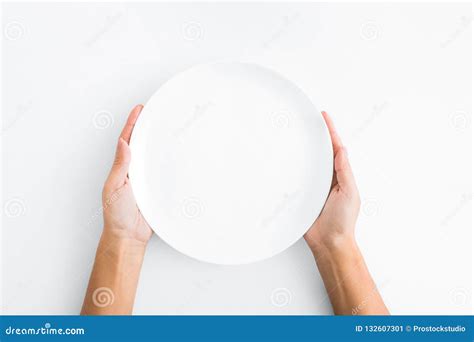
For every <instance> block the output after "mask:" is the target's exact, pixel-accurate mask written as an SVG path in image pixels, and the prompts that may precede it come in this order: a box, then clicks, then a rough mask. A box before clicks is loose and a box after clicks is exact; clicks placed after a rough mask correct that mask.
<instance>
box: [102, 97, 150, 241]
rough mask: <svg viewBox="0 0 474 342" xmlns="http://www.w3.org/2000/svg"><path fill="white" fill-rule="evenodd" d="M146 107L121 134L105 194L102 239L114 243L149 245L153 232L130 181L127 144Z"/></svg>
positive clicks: (134, 113)
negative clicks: (104, 238) (141, 210)
mask: <svg viewBox="0 0 474 342" xmlns="http://www.w3.org/2000/svg"><path fill="white" fill-rule="evenodd" d="M142 109H143V106H142V105H138V106H136V107H135V108H133V110H132V112H131V113H130V115H129V117H128V119H127V123H126V124H125V127H124V128H123V130H122V133H121V134H120V138H119V141H118V144H117V151H116V153H115V160H114V164H113V166H112V169H111V170H110V174H109V176H108V178H107V180H106V182H105V185H104V189H103V191H102V205H103V208H104V232H103V235H105V236H107V237H112V238H114V239H119V240H126V241H131V242H138V243H140V244H146V243H147V242H148V240H149V239H150V237H151V235H152V230H151V228H150V226H149V225H148V223H147V222H146V221H145V219H144V218H143V216H142V214H141V212H140V210H139V209H138V207H137V203H136V201H135V197H134V195H133V191H132V187H131V185H130V181H129V179H128V168H129V165H130V160H131V152H130V147H129V146H128V144H129V143H130V137H131V136H132V131H133V127H134V126H135V123H136V122H137V119H138V116H139V115H140V112H141V111H142Z"/></svg>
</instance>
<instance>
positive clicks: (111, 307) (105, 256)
mask: <svg viewBox="0 0 474 342" xmlns="http://www.w3.org/2000/svg"><path fill="white" fill-rule="evenodd" d="M144 254H145V244H144V243H141V242H137V241H135V240H129V239H123V238H118V237H116V236H114V235H112V234H110V233H103V234H102V237H101V239H100V242H99V247H98V248H97V253H96V257H95V262H94V267H93V270H92V274H91V277H90V280H89V285H88V288H87V293H86V297H85V299H84V304H83V306H82V310H81V314H82V315H130V314H132V311H133V303H134V300H135V293H136V290H137V285H138V279H139V275H140V269H141V266H142V262H143V257H144Z"/></svg>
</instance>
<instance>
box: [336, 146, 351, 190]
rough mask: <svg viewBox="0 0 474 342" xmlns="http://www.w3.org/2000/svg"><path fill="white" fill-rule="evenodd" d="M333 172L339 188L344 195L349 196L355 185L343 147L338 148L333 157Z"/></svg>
mask: <svg viewBox="0 0 474 342" xmlns="http://www.w3.org/2000/svg"><path fill="white" fill-rule="evenodd" d="M334 171H335V172H336V178H337V183H338V184H339V187H340V188H341V189H342V191H344V192H345V193H347V194H350V193H351V192H352V191H353V190H354V189H355V188H356V183H355V179H354V174H353V173H352V168H351V165H350V164H349V159H348V157H347V150H346V148H345V147H343V148H340V149H339V150H338V151H337V153H336V156H335V157H334Z"/></svg>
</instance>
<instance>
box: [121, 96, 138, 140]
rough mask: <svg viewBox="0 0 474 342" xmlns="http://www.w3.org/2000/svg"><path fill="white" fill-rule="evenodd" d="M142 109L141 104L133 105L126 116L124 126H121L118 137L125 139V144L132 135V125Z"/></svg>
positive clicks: (133, 125)
mask: <svg viewBox="0 0 474 342" xmlns="http://www.w3.org/2000/svg"><path fill="white" fill-rule="evenodd" d="M142 109H143V105H137V106H135V108H133V109H132V111H131V112H130V114H129V116H128V119H127V123H126V124H125V127H124V128H123V130H122V133H121V134H120V138H122V139H123V140H125V142H126V143H127V144H129V143H130V137H131V136H132V132H133V127H135V123H136V122H137V120H138V117H139V116H140V113H141V111H142Z"/></svg>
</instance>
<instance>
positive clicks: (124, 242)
mask: <svg viewBox="0 0 474 342" xmlns="http://www.w3.org/2000/svg"><path fill="white" fill-rule="evenodd" d="M146 245H147V243H146V242H143V241H139V240H136V239H133V238H129V237H127V236H122V235H120V234H116V233H115V232H113V231H109V230H107V229H104V231H103V232H102V235H101V237H100V241H99V247H98V251H99V252H103V253H108V254H110V255H111V256H114V257H120V256H122V255H127V256H136V257H143V255H144V254H145V249H146Z"/></svg>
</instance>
